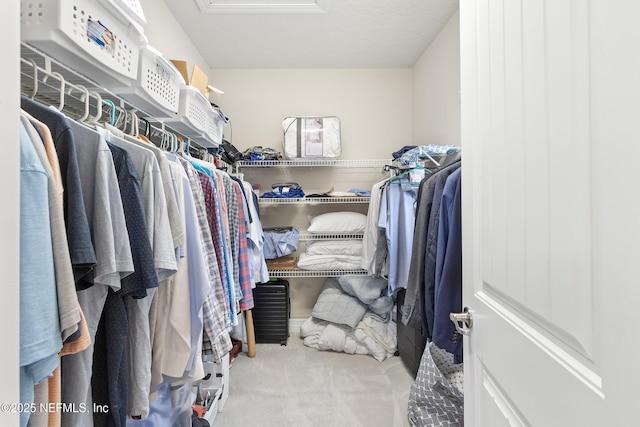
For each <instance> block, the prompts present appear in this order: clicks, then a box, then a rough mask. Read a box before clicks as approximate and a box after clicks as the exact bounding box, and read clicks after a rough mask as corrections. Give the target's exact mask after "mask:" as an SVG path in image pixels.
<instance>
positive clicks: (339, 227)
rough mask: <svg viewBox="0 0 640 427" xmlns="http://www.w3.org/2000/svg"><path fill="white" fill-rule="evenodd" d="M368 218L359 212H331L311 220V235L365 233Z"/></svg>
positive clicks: (309, 229)
mask: <svg viewBox="0 0 640 427" xmlns="http://www.w3.org/2000/svg"><path fill="white" fill-rule="evenodd" d="M366 223H367V216H366V215H363V214H361V213H358V212H329V213H326V214H322V215H318V216H314V217H311V218H309V224H310V225H309V228H308V229H307V231H308V232H309V233H315V234H320V233H336V234H337V233H341V234H354V233H364V228H365V225H366Z"/></svg>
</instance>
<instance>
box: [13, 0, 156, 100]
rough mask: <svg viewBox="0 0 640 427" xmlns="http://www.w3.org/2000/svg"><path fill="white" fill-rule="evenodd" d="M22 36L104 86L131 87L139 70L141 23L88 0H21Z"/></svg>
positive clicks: (144, 41) (23, 39) (144, 42)
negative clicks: (124, 19) (126, 19)
mask: <svg viewBox="0 0 640 427" xmlns="http://www.w3.org/2000/svg"><path fill="white" fill-rule="evenodd" d="M20 35H21V40H22V41H23V42H26V43H28V44H30V45H32V46H35V47H36V48H38V49H40V50H42V51H43V52H45V53H47V54H48V55H50V56H51V57H53V58H56V59H58V60H60V61H61V62H62V63H65V64H73V68H74V69H75V71H77V72H79V73H81V74H84V75H85V76H86V77H88V78H89V79H90V80H93V81H95V83H97V84H99V85H100V86H104V87H107V88H109V87H113V86H116V87H121V86H130V85H131V84H132V83H133V81H134V80H135V79H136V77H137V74H138V58H139V55H140V46H142V45H144V44H146V40H145V38H144V35H143V33H142V32H141V29H140V27H139V26H136V25H134V24H132V23H131V22H127V21H123V19H122V17H121V16H118V15H116V14H114V13H113V12H112V11H111V10H109V8H108V7H106V6H105V5H103V4H102V3H99V2H96V1H91V0H51V1H42V0H40V1H33V0H23V1H22V2H21V3H20Z"/></svg>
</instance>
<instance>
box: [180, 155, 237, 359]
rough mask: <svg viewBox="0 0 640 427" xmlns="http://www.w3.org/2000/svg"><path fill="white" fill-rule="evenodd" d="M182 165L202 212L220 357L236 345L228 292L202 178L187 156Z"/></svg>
mask: <svg viewBox="0 0 640 427" xmlns="http://www.w3.org/2000/svg"><path fill="white" fill-rule="evenodd" d="M180 161H181V163H182V165H183V166H184V168H185V170H186V171H187V176H188V177H189V184H190V185H191V191H192V193H193V199H194V203H195V207H196V212H197V214H198V225H199V226H200V236H201V241H202V251H203V253H204V256H205V262H206V264H207V270H208V273H209V280H210V282H211V291H210V292H209V293H208V294H207V296H206V298H205V301H204V304H203V323H204V331H205V332H206V334H207V336H208V338H209V341H210V343H211V346H212V351H213V356H214V358H215V360H216V361H219V360H220V359H221V358H222V356H223V355H225V354H226V353H228V352H229V350H231V348H232V343H231V337H230V336H229V332H228V331H227V328H226V325H227V320H226V316H227V313H228V312H227V310H225V306H224V293H223V289H222V280H221V279H220V271H219V269H218V261H217V259H216V254H215V248H214V246H213V241H212V239H211V231H210V230H209V224H208V222H207V209H206V207H205V202H204V194H203V192H202V186H201V184H200V180H199V179H198V177H197V174H196V171H195V170H194V168H193V166H191V164H190V163H189V162H188V161H187V160H185V159H180Z"/></svg>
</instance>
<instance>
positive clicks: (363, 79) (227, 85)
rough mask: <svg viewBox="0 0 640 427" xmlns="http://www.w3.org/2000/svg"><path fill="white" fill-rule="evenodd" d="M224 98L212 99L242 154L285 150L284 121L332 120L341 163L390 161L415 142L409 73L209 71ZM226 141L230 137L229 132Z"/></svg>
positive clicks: (348, 70) (326, 70) (371, 70)
mask: <svg viewBox="0 0 640 427" xmlns="http://www.w3.org/2000/svg"><path fill="white" fill-rule="evenodd" d="M210 75H211V76H212V79H213V80H212V81H213V83H214V85H215V86H217V87H219V88H220V89H222V90H224V91H225V92H226V94H225V95H223V96H220V97H216V98H215V99H213V101H214V102H216V103H217V104H218V105H220V107H221V108H222V109H223V111H224V112H225V114H226V115H227V116H228V117H229V118H230V119H231V122H232V126H233V134H232V135H231V136H232V137H233V141H232V142H233V143H234V145H236V146H237V147H238V148H248V147H251V146H254V145H262V146H268V147H273V148H277V149H280V148H281V147H282V126H281V125H282V119H283V118H285V117H287V116H300V115H334V116H338V117H340V119H341V122H342V148H343V152H342V156H341V158H343V159H356V158H387V157H389V155H390V153H391V152H392V151H394V147H397V146H402V145H405V144H408V143H409V142H410V141H411V90H412V89H411V70H409V69H276V70H274V69H271V70H261V69H256V70H246V69H244V70H211V73H210ZM226 135H227V137H229V136H230V134H229V131H228V130H227V131H226Z"/></svg>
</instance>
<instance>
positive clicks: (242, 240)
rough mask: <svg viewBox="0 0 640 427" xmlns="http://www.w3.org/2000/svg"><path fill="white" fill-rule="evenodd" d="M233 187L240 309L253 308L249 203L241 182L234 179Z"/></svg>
mask: <svg viewBox="0 0 640 427" xmlns="http://www.w3.org/2000/svg"><path fill="white" fill-rule="evenodd" d="M233 188H234V190H235V194H236V199H237V201H238V270H239V278H240V290H241V291H242V299H241V300H240V310H251V309H252V308H253V291H252V283H251V274H250V272H249V268H250V265H249V252H248V247H247V221H248V218H247V208H246V206H247V204H246V201H245V199H244V196H243V195H242V190H241V189H240V184H238V183H237V182H235V181H233Z"/></svg>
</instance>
